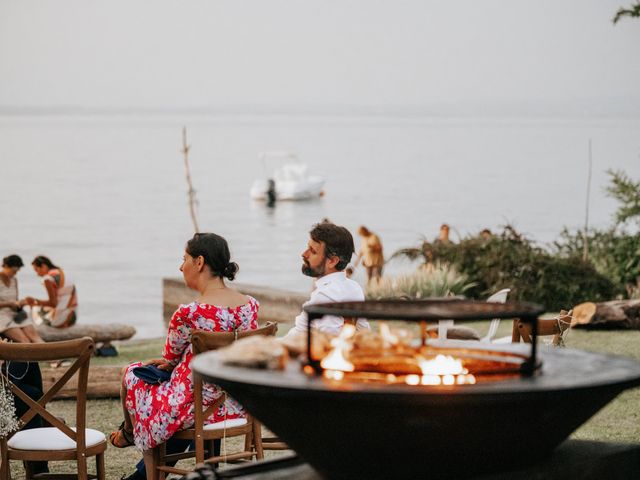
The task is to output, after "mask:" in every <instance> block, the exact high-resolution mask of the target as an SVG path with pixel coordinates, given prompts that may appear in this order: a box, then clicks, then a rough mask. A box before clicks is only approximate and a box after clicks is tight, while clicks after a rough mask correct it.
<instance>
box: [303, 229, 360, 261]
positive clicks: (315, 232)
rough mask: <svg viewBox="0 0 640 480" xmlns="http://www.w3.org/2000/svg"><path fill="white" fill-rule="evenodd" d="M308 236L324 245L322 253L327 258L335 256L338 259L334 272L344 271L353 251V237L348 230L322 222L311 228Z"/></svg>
mask: <svg viewBox="0 0 640 480" xmlns="http://www.w3.org/2000/svg"><path fill="white" fill-rule="evenodd" d="M309 236H310V237H311V238H312V239H313V240H314V241H315V242H323V243H324V253H325V255H326V256H327V257H330V256H334V255H335V256H336V257H338V258H339V259H340V261H339V262H338V263H337V264H336V270H344V269H345V268H346V266H347V265H348V264H349V262H350V261H351V256H352V255H353V252H354V251H355V247H354V246H353V237H352V236H351V233H349V230H347V229H346V228H344V227H341V226H339V225H335V224H333V223H331V222H322V223H317V224H315V225H314V226H313V228H312V229H311V231H310V232H309Z"/></svg>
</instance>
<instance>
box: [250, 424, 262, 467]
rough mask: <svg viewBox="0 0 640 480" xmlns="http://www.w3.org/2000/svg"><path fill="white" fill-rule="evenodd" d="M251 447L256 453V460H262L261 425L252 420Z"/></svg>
mask: <svg viewBox="0 0 640 480" xmlns="http://www.w3.org/2000/svg"><path fill="white" fill-rule="evenodd" d="M252 434H253V446H254V448H255V452H256V459H257V460H262V459H263V458H264V450H263V448H262V424H261V423H260V422H259V421H258V420H256V419H254V420H253V431H252Z"/></svg>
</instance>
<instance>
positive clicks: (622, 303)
mask: <svg viewBox="0 0 640 480" xmlns="http://www.w3.org/2000/svg"><path fill="white" fill-rule="evenodd" d="M571 326H572V327H583V328H594V329H596V328H599V329H621V330H632V329H634V330H637V329H640V300H613V301H610V302H601V303H594V302H586V303H581V304H579V305H576V306H575V307H573V319H572V321H571Z"/></svg>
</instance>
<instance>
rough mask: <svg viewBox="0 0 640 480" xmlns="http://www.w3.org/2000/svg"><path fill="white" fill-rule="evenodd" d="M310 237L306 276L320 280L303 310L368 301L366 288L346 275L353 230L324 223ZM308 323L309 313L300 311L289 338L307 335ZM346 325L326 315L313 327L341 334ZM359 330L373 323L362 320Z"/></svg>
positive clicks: (305, 257) (304, 255) (305, 256)
mask: <svg viewBox="0 0 640 480" xmlns="http://www.w3.org/2000/svg"><path fill="white" fill-rule="evenodd" d="M309 237H310V238H309V242H308V244H307V249H306V250H305V251H304V252H303V253H302V273H303V274H304V275H307V276H309V277H313V278H316V282H315V283H316V288H315V289H314V290H313V292H311V297H310V298H309V300H307V301H306V302H305V303H304V304H303V307H304V306H307V305H314V304H318V303H332V302H353V301H361V300H364V292H363V291H362V287H361V286H360V285H359V284H358V283H357V282H355V281H353V280H351V279H349V278H347V276H346V275H345V273H344V269H345V268H346V267H347V265H348V264H349V262H350V261H351V256H352V255H353V253H354V251H355V248H354V245H353V237H352V236H351V233H349V230H347V229H346V228H344V227H340V226H338V225H334V224H333V223H330V222H322V223H318V224H316V225H314V226H313V228H312V229H311V231H310V232H309ZM307 322H308V319H307V314H306V313H305V312H304V311H302V312H300V315H298V316H297V317H296V320H295V325H294V326H293V328H292V329H291V330H289V333H287V336H290V335H297V334H300V333H304V332H306V331H307ZM343 324H344V319H343V318H342V317H336V316H332V315H325V316H324V317H322V318H321V319H320V320H315V321H314V322H313V327H314V328H316V329H318V330H320V331H321V332H324V333H329V334H332V335H337V334H338V333H339V332H340V329H341V328H342V325H343ZM356 329H358V330H361V329H369V322H367V321H366V320H365V319H363V318H360V319H358V321H357V323H356Z"/></svg>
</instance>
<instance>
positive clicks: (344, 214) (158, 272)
mask: <svg viewBox="0 0 640 480" xmlns="http://www.w3.org/2000/svg"><path fill="white" fill-rule="evenodd" d="M183 123H185V124H186V125H188V133H189V142H190V143H191V145H192V150H191V157H190V158H191V167H192V175H193V181H194V186H195V188H196V190H197V198H198V200H199V218H200V225H201V229H202V230H204V231H215V232H217V233H220V234H222V235H223V236H225V237H226V238H227V239H228V240H229V243H230V245H231V248H232V253H233V256H234V259H235V260H236V261H237V262H238V263H239V264H240V275H239V276H238V279H237V280H238V281H239V282H243V283H251V284H258V285H268V286H273V287H280V288H286V289H292V290H297V291H301V292H307V291H308V290H309V288H310V287H311V282H310V279H308V278H306V277H303V276H302V274H301V273H300V253H301V252H302V250H303V247H304V245H305V244H306V241H307V232H308V230H309V228H310V226H311V225H312V224H313V223H315V222H317V221H319V220H321V219H322V218H323V217H328V218H330V219H331V220H333V221H335V222H336V223H340V224H343V225H345V226H347V227H348V228H349V229H350V230H351V231H352V232H353V233H355V231H356V229H357V227H358V226H359V225H360V224H364V225H367V226H368V227H369V228H370V229H372V230H373V231H374V232H376V233H378V234H379V235H380V236H381V238H382V240H383V242H384V246H385V250H386V252H387V253H391V252H393V251H394V250H396V249H398V248H401V247H405V246H411V245H415V244H417V243H418V242H419V241H420V239H421V236H422V235H425V236H426V237H427V238H433V237H435V235H436V234H437V231H438V227H439V225H440V224H441V223H442V222H447V223H449V224H450V225H451V226H452V232H453V233H452V238H453V239H457V238H458V237H459V236H460V235H462V236H464V235H467V234H474V233H477V232H478V231H479V230H481V229H482V228H485V227H488V228H491V229H492V230H494V231H498V229H499V226H500V225H503V224H505V223H506V222H511V223H513V224H514V225H515V226H516V227H517V228H518V229H519V230H521V231H523V232H524V233H526V234H527V235H529V236H530V237H531V238H533V239H535V240H537V241H539V242H541V243H544V242H549V241H552V240H553V239H554V238H555V237H556V235H557V234H558V232H559V231H560V230H561V228H562V226H563V225H567V226H570V227H573V228H580V227H581V226H582V225H583V223H584V213H585V195H586V182H587V165H588V141H589V139H590V138H591V139H592V144H593V179H592V197H591V211H590V218H591V221H590V223H591V225H593V226H606V225H609V223H610V219H611V215H612V213H613V211H614V208H615V204H614V203H613V202H612V200H611V199H608V198H606V197H605V195H604V193H603V186H604V185H605V184H606V175H605V174H604V170H605V169H607V168H614V169H623V170H625V171H627V173H629V174H630V175H632V176H633V177H634V178H638V176H639V175H640V157H639V155H640V135H638V133H640V119H635V120H634V119H599V120H584V119H558V118H555V119H511V118H491V119H479V118H464V119H433V118H416V117H400V116H398V117H395V118H389V117H386V118H376V117H368V118H367V117H348V116H347V117H345V116H342V117H338V116H335V117H328V116H315V117H314V116H306V117H302V116H292V117H282V116H280V117H265V116H253V117H249V116H244V117H235V118H233V117H207V116H192V117H190V118H185V117H182V118H177V117H176V116H171V115H167V116H140V117H126V116H125V117H122V116H110V115H102V116H84V117H78V116H67V117H64V116H5V117H2V118H0V158H2V161H3V165H4V167H3V169H2V184H3V188H2V189H1V190H0V205H1V206H2V208H1V215H2V225H3V228H2V229H1V230H0V245H1V246H2V253H3V255H6V254H8V253H13V252H16V253H19V254H20V255H22V256H23V258H24V260H25V261H26V262H30V260H31V259H32V258H33V257H34V256H35V255H37V254H44V255H48V256H50V257H51V258H52V259H53V260H54V262H56V263H59V264H60V266H62V267H63V268H65V269H66V270H67V272H68V274H69V275H70V276H72V277H73V279H74V280H75V281H76V283H77V285H78V290H79V298H80V322H86V323H105V324H106V323H110V322H124V323H132V324H134V325H135V326H136V327H137V328H138V330H139V334H138V335H139V336H140V337H145V336H147V337H149V336H154V337H155V336H160V335H161V334H162V327H161V305H162V299H161V278H162V277H167V276H175V277H179V276H180V272H179V271H178V266H179V264H180V260H181V256H182V253H183V248H184V243H185V241H186V240H187V239H188V238H190V236H191V234H192V225H191V221H190V218H189V214H188V208H187V196H186V181H185V178H184V166H183V162H182V156H181V154H180V152H179V149H180V142H181V138H180V130H181V126H182V124H183ZM282 149H284V150H289V151H292V152H295V153H297V154H298V155H299V156H300V158H301V160H303V161H304V162H306V163H307V164H308V165H309V167H310V169H311V170H312V171H313V173H317V174H321V175H324V176H326V178H327V183H326V188H325V192H326V195H325V196H324V198H321V199H318V200H315V201H310V202H297V203H296V202H280V203H278V204H277V205H276V207H275V209H273V210H271V209H269V208H267V207H266V206H265V204H264V203H260V202H253V201H251V200H250V199H249V188H250V186H251V183H252V182H253V180H254V179H255V178H257V177H260V176H263V175H264V168H263V165H262V164H261V162H260V161H259V159H258V153H259V152H260V151H263V150H282ZM7 166H10V168H7ZM356 243H358V239H357V238H356ZM412 268H413V266H411V265H409V264H408V263H403V262H394V263H391V264H389V266H388V268H387V273H389V274H393V273H398V272H402V271H408V270H411V269H412ZM356 279H358V280H363V272H362V271H358V272H357V275H356ZM19 281H20V286H21V294H22V295H27V294H29V295H37V296H39V297H42V296H44V288H43V287H42V286H41V285H40V284H39V283H38V279H37V278H36V276H35V273H33V272H32V270H31V269H30V268H25V269H23V270H22V271H21V272H20V274H19Z"/></svg>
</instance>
